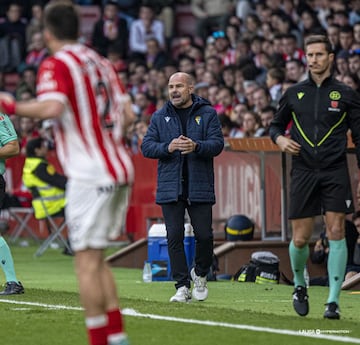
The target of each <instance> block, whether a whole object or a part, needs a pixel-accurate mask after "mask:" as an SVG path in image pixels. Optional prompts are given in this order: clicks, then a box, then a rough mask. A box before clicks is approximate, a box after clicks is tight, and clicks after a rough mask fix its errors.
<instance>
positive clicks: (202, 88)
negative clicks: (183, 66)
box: [194, 82, 209, 99]
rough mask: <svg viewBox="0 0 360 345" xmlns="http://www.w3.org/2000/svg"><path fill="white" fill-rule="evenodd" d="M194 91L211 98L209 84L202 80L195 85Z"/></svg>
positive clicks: (203, 96) (196, 93)
mask: <svg viewBox="0 0 360 345" xmlns="http://www.w3.org/2000/svg"><path fill="white" fill-rule="evenodd" d="M194 93H195V95H198V96H200V97H202V98H205V99H208V98H209V84H208V83H205V82H202V83H197V84H195V86H194Z"/></svg>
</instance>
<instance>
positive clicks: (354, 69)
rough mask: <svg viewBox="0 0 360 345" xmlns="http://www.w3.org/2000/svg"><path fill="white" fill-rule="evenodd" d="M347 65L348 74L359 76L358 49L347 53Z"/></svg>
mask: <svg viewBox="0 0 360 345" xmlns="http://www.w3.org/2000/svg"><path fill="white" fill-rule="evenodd" d="M348 64H349V72H350V73H352V74H357V75H358V76H360V49H356V50H352V51H350V52H349V57H348Z"/></svg>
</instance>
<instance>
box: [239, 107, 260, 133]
mask: <svg viewBox="0 0 360 345" xmlns="http://www.w3.org/2000/svg"><path fill="white" fill-rule="evenodd" d="M242 117H243V126H242V131H243V132H244V136H245V137H246V138H256V137H261V136H262V135H263V133H264V131H265V129H264V128H263V127H261V121H260V117H259V115H258V114H257V113H256V112H255V111H252V110H248V111H246V112H244V114H243V116H242Z"/></svg>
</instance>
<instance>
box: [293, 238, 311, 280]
mask: <svg viewBox="0 0 360 345" xmlns="http://www.w3.org/2000/svg"><path fill="white" fill-rule="evenodd" d="M289 255H290V263H291V269H292V271H293V274H294V286H295V287H297V286H303V287H306V283H305V278H304V268H305V265H306V261H307V259H308V257H309V245H308V244H307V245H305V246H304V247H302V248H297V247H295V245H294V242H293V241H291V242H290V245H289Z"/></svg>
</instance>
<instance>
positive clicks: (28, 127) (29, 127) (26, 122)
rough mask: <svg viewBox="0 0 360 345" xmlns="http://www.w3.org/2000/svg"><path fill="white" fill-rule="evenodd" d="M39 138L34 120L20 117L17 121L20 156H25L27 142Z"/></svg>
mask: <svg viewBox="0 0 360 345" xmlns="http://www.w3.org/2000/svg"><path fill="white" fill-rule="evenodd" d="M39 136H40V133H39V129H38V128H37V125H36V122H35V120H34V119H31V118H29V117H22V118H20V119H19V141H20V152H21V154H22V155H25V154H26V145H27V143H28V141H29V140H31V139H33V138H37V137H39Z"/></svg>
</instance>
